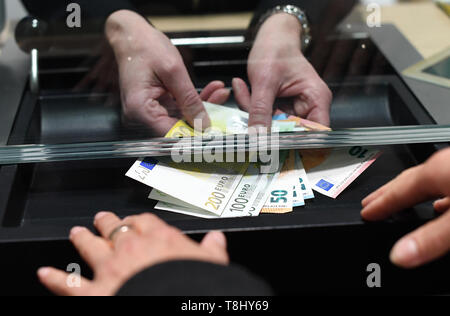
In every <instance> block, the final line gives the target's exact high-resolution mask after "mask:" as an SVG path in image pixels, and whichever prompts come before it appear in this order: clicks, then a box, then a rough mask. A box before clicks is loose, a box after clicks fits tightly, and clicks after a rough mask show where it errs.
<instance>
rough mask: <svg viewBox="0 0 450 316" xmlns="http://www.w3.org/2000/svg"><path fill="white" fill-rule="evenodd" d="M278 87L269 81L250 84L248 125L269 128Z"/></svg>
mask: <svg viewBox="0 0 450 316" xmlns="http://www.w3.org/2000/svg"><path fill="white" fill-rule="evenodd" d="M278 90H279V87H278V86H276V85H275V84H273V83H271V82H266V81H264V82H258V83H256V84H254V85H253V84H252V97H251V107H250V111H249V113H250V119H249V122H248V126H249V127H257V128H259V127H263V128H270V127H271V125H272V114H273V104H274V103H275V98H276V95H277V92H278Z"/></svg>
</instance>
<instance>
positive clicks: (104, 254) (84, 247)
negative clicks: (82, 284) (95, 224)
mask: <svg viewBox="0 0 450 316" xmlns="http://www.w3.org/2000/svg"><path fill="white" fill-rule="evenodd" d="M70 240H71V241H72V243H73V245H74V246H75V248H76V249H77V250H78V252H79V253H80V255H81V257H82V258H83V259H84V260H85V261H86V262H87V263H88V264H89V266H90V267H91V268H93V269H94V270H95V268H96V267H97V266H99V265H100V264H101V263H102V262H104V260H105V259H106V258H108V257H109V256H110V255H111V254H112V250H111V247H110V244H109V243H108V242H107V241H106V240H105V239H103V238H100V237H97V236H95V235H94V234H93V233H91V232H90V231H89V230H87V229H86V228H84V227H74V228H73V229H72V231H71V232H70Z"/></svg>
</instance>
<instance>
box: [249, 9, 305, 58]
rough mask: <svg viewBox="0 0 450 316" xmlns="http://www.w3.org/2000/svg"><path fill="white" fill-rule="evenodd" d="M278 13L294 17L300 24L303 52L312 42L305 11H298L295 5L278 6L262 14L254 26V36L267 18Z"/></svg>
mask: <svg viewBox="0 0 450 316" xmlns="http://www.w3.org/2000/svg"><path fill="white" fill-rule="evenodd" d="M278 13H287V14H290V15H293V16H295V17H296V18H297V19H298V21H299V22H300V25H301V26H302V38H301V41H302V51H303V52H304V51H305V50H306V49H307V48H308V47H309V45H310V44H311V40H312V37H311V29H310V27H309V21H308V18H307V17H306V13H305V11H303V10H302V9H300V8H299V7H297V6H295V5H279V6H276V7H275V8H273V9H270V10H269V11H267V12H266V13H264V14H263V15H262V16H261V18H260V19H259V21H258V24H257V26H256V29H255V33H254V34H255V36H256V34H257V33H258V31H259V29H260V28H261V26H262V25H263V24H264V22H266V20H267V19H268V18H270V17H271V16H273V15H275V14H278Z"/></svg>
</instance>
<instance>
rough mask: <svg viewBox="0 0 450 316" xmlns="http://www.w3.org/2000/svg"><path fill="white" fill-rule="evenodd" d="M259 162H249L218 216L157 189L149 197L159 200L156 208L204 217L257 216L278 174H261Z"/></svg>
mask: <svg viewBox="0 0 450 316" xmlns="http://www.w3.org/2000/svg"><path fill="white" fill-rule="evenodd" d="M259 171H260V166H259V164H250V165H249V168H248V169H247V171H246V173H245V175H244V176H243V177H242V179H241V182H240V183H239V185H238V186H237V188H236V191H235V192H234V194H233V195H232V197H231V199H230V200H229V202H228V204H227V206H226V207H225V210H224V212H223V213H222V214H221V215H220V216H219V215H215V214H212V213H210V212H206V211H205V210H202V209H199V208H196V207H193V206H192V205H189V204H188V203H185V202H184V201H181V200H177V199H174V198H173V197H171V196H167V195H165V194H163V193H161V192H159V191H157V190H153V191H152V192H151V194H150V196H149V198H151V199H153V200H157V201H159V203H158V204H157V205H156V206H155V208H156V209H159V210H164V211H170V212H175V213H180V214H185V215H191V216H196V217H201V218H206V219H214V218H232V217H252V216H258V215H259V213H260V211H261V209H262V208H263V206H264V203H265V201H266V200H267V198H268V196H269V194H270V191H269V189H270V187H271V185H272V183H273V180H274V179H276V177H277V176H278V175H279V172H277V173H275V174H261V173H260V172H259Z"/></svg>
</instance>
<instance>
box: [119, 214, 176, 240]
mask: <svg viewBox="0 0 450 316" xmlns="http://www.w3.org/2000/svg"><path fill="white" fill-rule="evenodd" d="M123 223H124V224H125V225H133V227H135V228H136V229H137V230H138V232H139V233H141V234H143V235H145V234H148V233H150V232H153V231H155V230H158V229H160V228H163V227H168V225H167V223H166V222H164V221H163V220H162V219H160V218H159V217H158V216H156V215H154V214H150V213H146V214H142V215H137V216H130V217H127V218H125V219H124V220H123Z"/></svg>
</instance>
